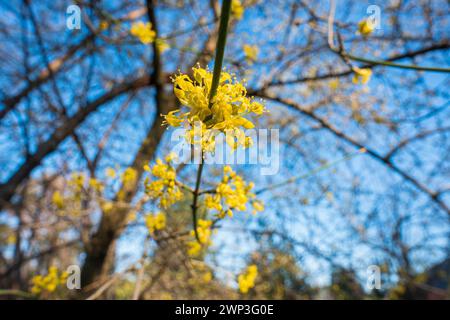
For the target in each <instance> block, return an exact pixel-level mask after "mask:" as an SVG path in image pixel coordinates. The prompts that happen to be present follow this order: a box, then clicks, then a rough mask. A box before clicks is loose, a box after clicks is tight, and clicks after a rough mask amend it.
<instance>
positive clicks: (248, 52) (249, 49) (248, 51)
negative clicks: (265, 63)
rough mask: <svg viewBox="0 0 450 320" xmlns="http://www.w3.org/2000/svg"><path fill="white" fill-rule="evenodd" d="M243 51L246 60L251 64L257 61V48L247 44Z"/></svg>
mask: <svg viewBox="0 0 450 320" xmlns="http://www.w3.org/2000/svg"><path fill="white" fill-rule="evenodd" d="M243 50H244V55H245V58H246V59H247V60H248V61H249V63H253V62H255V61H256V59H258V53H259V48H258V47H257V46H255V45H253V46H251V45H248V44H245V45H244V47H243Z"/></svg>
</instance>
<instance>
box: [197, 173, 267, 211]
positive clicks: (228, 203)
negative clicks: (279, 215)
mask: <svg viewBox="0 0 450 320" xmlns="http://www.w3.org/2000/svg"><path fill="white" fill-rule="evenodd" d="M253 186H254V185H253V183H251V182H250V183H246V182H245V181H244V179H243V178H242V177H241V176H239V175H237V174H236V173H235V172H234V171H233V169H232V168H231V167H230V166H225V167H224V168H223V178H222V181H221V182H220V183H219V184H218V185H217V187H216V190H215V191H216V192H215V194H214V195H209V194H208V195H206V196H205V206H206V207H207V208H208V209H214V210H217V211H218V217H219V218H224V217H225V215H228V216H230V217H232V216H233V210H237V211H245V210H247V203H248V202H250V201H251V200H253V199H254V198H255V194H254V193H252V192H251V190H252V189H253ZM252 205H253V211H254V212H256V211H262V210H264V206H263V204H262V202H261V201H258V200H255V201H253V204H252Z"/></svg>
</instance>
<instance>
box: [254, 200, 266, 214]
mask: <svg viewBox="0 0 450 320" xmlns="http://www.w3.org/2000/svg"><path fill="white" fill-rule="evenodd" d="M252 206H253V213H257V212H260V211H264V204H263V203H262V202H261V201H259V200H256V201H253V203H252Z"/></svg>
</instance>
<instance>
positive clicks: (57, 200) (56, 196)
mask: <svg viewBox="0 0 450 320" xmlns="http://www.w3.org/2000/svg"><path fill="white" fill-rule="evenodd" d="M52 202H53V204H54V205H55V206H56V208H58V209H62V208H64V198H63V196H62V194H61V192H59V191H55V192H54V193H53V196H52Z"/></svg>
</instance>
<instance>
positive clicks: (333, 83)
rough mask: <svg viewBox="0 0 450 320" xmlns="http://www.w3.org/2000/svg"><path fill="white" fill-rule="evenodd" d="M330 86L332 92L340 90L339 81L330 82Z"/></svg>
mask: <svg viewBox="0 0 450 320" xmlns="http://www.w3.org/2000/svg"><path fill="white" fill-rule="evenodd" d="M328 86H329V87H330V89H331V90H336V89H337V88H339V79H333V80H330V82H328Z"/></svg>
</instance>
